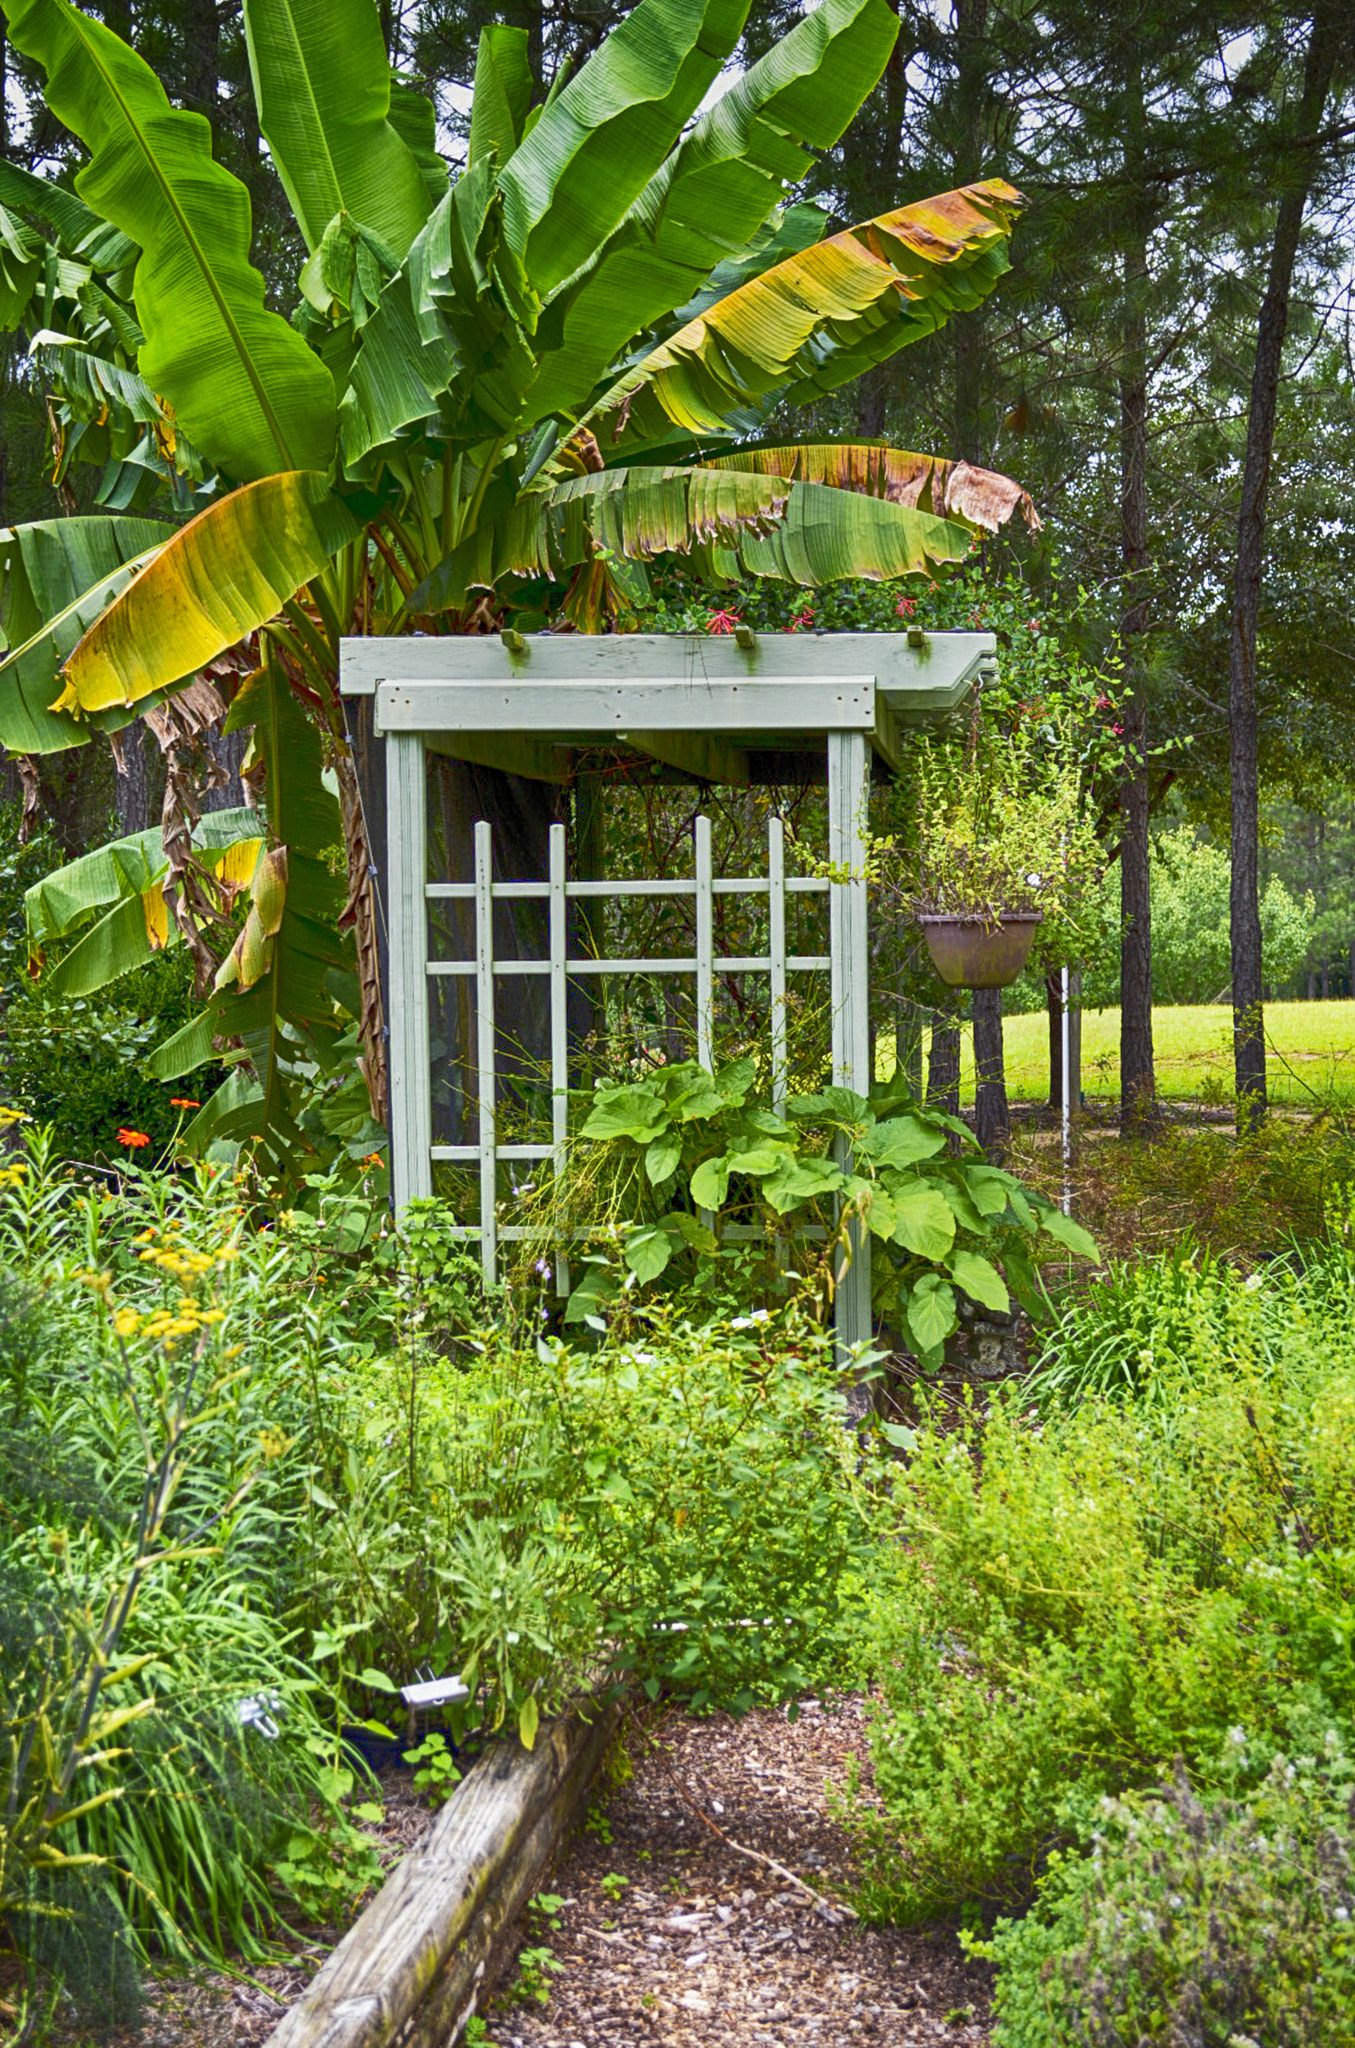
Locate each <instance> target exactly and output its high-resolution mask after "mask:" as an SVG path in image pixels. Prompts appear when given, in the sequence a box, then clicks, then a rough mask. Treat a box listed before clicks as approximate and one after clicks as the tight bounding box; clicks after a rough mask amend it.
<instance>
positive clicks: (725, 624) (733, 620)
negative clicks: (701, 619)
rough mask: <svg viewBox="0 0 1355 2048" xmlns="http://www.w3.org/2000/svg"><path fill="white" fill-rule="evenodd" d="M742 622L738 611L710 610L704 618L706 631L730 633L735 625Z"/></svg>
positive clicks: (739, 624)
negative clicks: (706, 617) (707, 616)
mask: <svg viewBox="0 0 1355 2048" xmlns="http://www.w3.org/2000/svg"><path fill="white" fill-rule="evenodd" d="M742 624H743V617H742V614H741V613H739V612H712V613H711V615H710V617H709V618H708V619H707V620H706V631H707V632H708V633H732V632H733V630H734V628H735V627H736V626H741V625H742Z"/></svg>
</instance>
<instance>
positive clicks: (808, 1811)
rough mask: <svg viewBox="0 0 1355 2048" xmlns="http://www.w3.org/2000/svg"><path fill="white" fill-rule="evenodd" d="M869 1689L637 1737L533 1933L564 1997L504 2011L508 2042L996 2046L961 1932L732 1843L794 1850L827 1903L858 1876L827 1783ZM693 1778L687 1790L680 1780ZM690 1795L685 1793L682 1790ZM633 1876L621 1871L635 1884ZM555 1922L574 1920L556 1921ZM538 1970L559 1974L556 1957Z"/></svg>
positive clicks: (603, 1788) (781, 1856) (499, 2022)
mask: <svg viewBox="0 0 1355 2048" xmlns="http://www.w3.org/2000/svg"><path fill="white" fill-rule="evenodd" d="M864 1721H865V1709H864V1705H863V1703H862V1702H861V1701H860V1700H858V1699H851V1700H848V1701H846V1702H844V1703H842V1704H840V1705H838V1706H829V1705H820V1704H814V1705H811V1706H808V1707H806V1708H805V1709H804V1711H803V1712H802V1713H801V1715H800V1717H799V1719H798V1720H797V1721H795V1722H790V1721H788V1720H787V1717H786V1715H785V1714H784V1712H780V1713H777V1712H770V1711H768V1712H763V1713H754V1714H750V1715H747V1716H746V1717H745V1718H744V1719H743V1720H742V1721H740V1722H738V1723H734V1722H731V1721H729V1720H726V1719H724V1718H722V1717H720V1718H715V1719H712V1720H708V1721H695V1722H694V1721H689V1720H685V1719H683V1718H681V1717H679V1716H677V1715H672V1716H669V1717H667V1718H666V1719H665V1720H663V1721H662V1722H661V1723H659V1724H658V1725H657V1726H655V1727H652V1728H651V1731H650V1735H651V1738H652V1740H653V1741H654V1744H655V1746H654V1747H652V1748H650V1747H647V1746H646V1745H645V1744H644V1743H643V1742H642V1741H641V1740H640V1739H638V1737H636V1736H635V1735H634V1734H632V1735H631V1737H630V1740H629V1745H628V1746H629V1750H630V1753H631V1756H632V1759H633V1769H634V1776H633V1777H632V1778H631V1779H630V1780H629V1782H626V1783H623V1784H619V1785H618V1784H606V1783H599V1785H598V1787H597V1788H596V1789H595V1794H594V1800H595V1803H594V1806H593V1809H592V1811H591V1813H590V1816H589V1819H588V1822H587V1823H586V1824H585V1826H584V1827H583V1829H581V1830H580V1832H579V1834H578V1836H577V1838H576V1839H575V1841H574V1843H573V1844H572V1845H571V1846H570V1848H569V1849H568V1851H567V1852H566V1854H565V1856H564V1858H563V1859H562V1861H561V1863H560V1865H559V1867H558V1869H557V1870H556V1871H555V1873H554V1874H553V1876H552V1878H551V1879H550V1881H549V1889H550V1891H551V1892H552V1893H553V1894H554V1895H555V1896H556V1897H557V1898H558V1899H559V1900H560V1901H562V1903H561V1904H560V1905H559V1906H558V1907H557V1909H556V1911H555V1912H554V1914H553V1915H549V1916H548V1915H546V1914H542V1913H540V1912H538V1913H535V1914H530V1915H528V1917H527V1923H526V1925H525V1926H524V1928H523V1930H522V1940H521V1946H522V1947H524V1948H526V1949H528V1950H532V1949H537V1948H541V1947H549V1948H550V1949H551V1950H552V1952H553V1958H554V1960H555V1961H556V1962H557V1963H559V1964H562V1965H563V1968H562V1969H561V1970H560V1972H559V1974H558V1975H555V1974H551V1975H550V1995H549V2002H548V2003H547V2004H546V2005H544V2006H541V2005H538V2004H537V2003H535V2001H534V2000H532V1999H531V1998H530V1996H529V1997H527V1998H523V1997H522V1995H521V1993H519V1995H518V1997H516V1998H512V1997H511V1991H512V1973H511V1972H510V1973H509V1976H508V1978H507V1979H506V1980H505V1985H504V1987H503V1988H502V1989H501V1992H500V1997H499V2002H498V2003H497V2004H495V2005H494V2006H493V2007H492V2008H491V2011H490V2012H489V2014H488V2016H487V2017H488V2024H489V2038H490V2039H491V2040H493V2041H494V2042H495V2043H497V2044H499V2048H623V2044H624V2048H640V2044H644V2048H649V2044H652V2048H717V2044H718V2048H804V2044H806V2043H808V2044H816V2043H817V2044H821V2048H842V2044H846V2043H856V2042H860V2043H872V2044H881V2048H884V2044H889V2048H914V2044H922V2043H926V2044H931V2043H934V2042H937V2041H947V2042H953V2043H955V2044H956V2048H961V2044H966V2048H976V2044H979V2043H986V2042H987V2041H988V2038H989V2032H988V2025H987V2020H988V2012H989V1999H988V1987H989V1973H988V1971H987V1970H986V1969H985V1968H984V1967H983V1966H981V1965H979V1964H976V1963H971V1962H968V1961H967V1960H966V1959H965V1957H964V1956H963V1954H962V1953H961V1950H960V1947H959V1943H958V1942H957V1940H956V1938H955V1934H954V1932H953V1931H952V1930H951V1929H949V1928H943V1929H913V1930H909V1931H900V1930H897V1929H888V1930H880V1929H872V1928H865V1927H862V1926H861V1925H860V1923H859V1922H857V1921H856V1920H854V1919H853V1918H851V1917H850V1916H849V1914H847V1913H845V1912H841V1911H839V1910H835V1908H834V1907H833V1906H831V1905H816V1904H815V1902H814V1901H813V1900H812V1899H811V1898H809V1897H808V1896H807V1895H806V1894H805V1892H803V1891H801V1890H800V1889H799V1888H798V1887H796V1886H794V1885H792V1884H790V1883H788V1882H787V1880H786V1879H785V1878H784V1877H783V1876H781V1875H779V1874H778V1873H777V1872H775V1871H774V1870H772V1869H770V1868H768V1867H767V1865H766V1864H762V1863H758V1862H755V1861H753V1860H752V1859H751V1858H749V1857H746V1856H743V1855H740V1854H739V1853H738V1852H737V1851H736V1850H735V1849H734V1848H733V1847H731V1846H729V1845H728V1844H727V1843H726V1842H724V1841H722V1840H721V1839H720V1838H719V1836H717V1835H716V1834H715V1833H714V1832H712V1830H711V1829H710V1828H708V1827H707V1826H706V1825H704V1823H703V1822H702V1820H701V1819H700V1818H699V1817H698V1813H697V1812H696V1811H695V1810H694V1807H695V1808H699V1809H700V1811H701V1812H702V1813H704V1814H705V1815H707V1816H708V1817H709V1819H710V1820H711V1821H713V1822H714V1823H715V1825H716V1827H718V1828H719V1829H720V1830H721V1832H722V1834H724V1835H725V1836H727V1837H728V1838H729V1841H730V1842H731V1843H737V1844H739V1845H740V1847H741V1848H744V1849H753V1850H756V1851H759V1852H761V1854H762V1855H764V1856H767V1857H770V1858H771V1859H772V1860H773V1861H775V1862H777V1863H780V1864H781V1865H783V1866H784V1868H785V1869H786V1870H788V1871H791V1872H793V1873H794V1875H795V1876H797V1877H799V1878H801V1879H802V1880H804V1881H805V1882H806V1883H807V1884H808V1885H809V1886H810V1887H811V1888H812V1889H813V1890H814V1891H816V1892H818V1893H819V1894H820V1895H821V1896H822V1897H823V1898H825V1899H827V1900H832V1899H842V1900H845V1896H846V1894H847V1892H848V1890H849V1888H850V1884H851V1854H850V1847H849V1843H848V1841H847V1837H846V1835H845V1833H844V1831H843V1829H842V1827H841V1825H840V1823H839V1822H837V1821H836V1820H835V1819H834V1818H833V1817H832V1815H831V1813H830V1811H829V1800H828V1794H827V1787H828V1785H830V1784H835V1785H837V1786H843V1785H845V1782H846V1774H847V1764H848V1758H849V1757H851V1756H853V1755H855V1756H858V1757H860V1758H862V1759H863V1760H864V1757H865V1727H864ZM679 1787H681V1790H680V1789H679ZM684 1792H685V1793H686V1794H687V1795H688V1796H687V1797H686V1798H684V1796H683V1793H684ZM623 1879H624V1880H625V1882H624V1883H622V1882H621V1881H620V1880H623ZM550 1918H553V1919H555V1920H556V1921H557V1922H558V1931H555V1930H552V1928H551V1927H550V1925H549V1924H548V1922H549V1919H550ZM528 1974H529V1977H530V1976H533V1975H536V1976H542V1975H546V1974H548V1972H546V1971H544V1970H543V1969H541V1968H540V1966H538V1969H537V1970H536V1971H535V1972H533V1971H532V1970H531V1967H530V1964H529V1971H528Z"/></svg>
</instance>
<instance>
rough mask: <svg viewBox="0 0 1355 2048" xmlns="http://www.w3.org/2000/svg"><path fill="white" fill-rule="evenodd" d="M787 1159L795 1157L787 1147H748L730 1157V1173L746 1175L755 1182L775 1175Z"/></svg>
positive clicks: (764, 1145)
mask: <svg viewBox="0 0 1355 2048" xmlns="http://www.w3.org/2000/svg"><path fill="white" fill-rule="evenodd" d="M787 1157H792V1158H793V1157H794V1154H793V1153H791V1152H790V1151H789V1147H787V1146H785V1145H768V1144H762V1145H748V1146H745V1147H743V1148H742V1149H741V1150H739V1151H737V1152H731V1153H730V1155H729V1165H730V1171H731V1172H733V1173H746V1174H748V1175H749V1176H750V1177H751V1178H752V1179H753V1180H761V1179H763V1177H764V1176H765V1175H767V1174H769V1173H775V1172H776V1171H777V1168H778V1167H780V1166H781V1165H782V1164H783V1163H784V1161H785V1160H786V1158H787Z"/></svg>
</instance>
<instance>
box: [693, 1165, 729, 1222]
mask: <svg viewBox="0 0 1355 2048" xmlns="http://www.w3.org/2000/svg"><path fill="white" fill-rule="evenodd" d="M731 1163H732V1162H731V1161H730V1160H728V1159H725V1158H722V1157H718V1156H717V1157H716V1158H714V1159H703V1160H702V1161H701V1164H700V1165H699V1166H698V1167H697V1168H696V1170H695V1171H694V1173H693V1174H692V1200H693V1201H694V1202H695V1203H697V1204H698V1206H699V1207H700V1208H702V1209H718V1208H719V1206H720V1204H721V1202H723V1200H724V1198H725V1196H726V1195H727V1194H728V1192H729V1170H730V1166H731Z"/></svg>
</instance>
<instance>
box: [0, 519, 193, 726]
mask: <svg viewBox="0 0 1355 2048" xmlns="http://www.w3.org/2000/svg"><path fill="white" fill-rule="evenodd" d="M173 535H174V528H173V527H172V526H167V525H164V524H162V523H161V522H160V521H159V520H151V519H118V518H115V519H99V518H89V519H43V520H38V521H35V522H34V523H33V524H32V525H30V526H16V527H9V528H5V529H3V530H0V578H3V595H0V616H3V621H4V631H5V635H6V638H7V640H8V642H9V650H8V652H7V653H6V655H5V657H4V659H3V661H0V746H3V747H7V748H8V749H9V751H10V752H11V753H14V754H52V753H58V752H59V751H60V750H61V749H62V748H63V747H79V746H83V745H84V744H85V742H86V741H87V740H88V739H89V738H90V735H91V731H92V730H101V731H105V732H107V731H116V730H117V729H118V728H119V727H120V726H123V725H126V724H127V722H128V720H129V718H131V717H133V716H135V713H134V712H131V711H128V710H126V709H125V708H123V707H121V706H119V707H116V708H115V709H113V710H111V711H107V712H105V713H102V714H101V715H100V716H99V717H97V718H96V719H95V720H93V721H92V723H84V724H82V723H78V722H77V721H76V720H75V719H73V718H71V717H68V716H67V715H66V714H65V713H64V712H57V711H54V710H52V709H50V708H49V707H50V706H51V704H52V701H53V699H54V698H55V697H56V695H57V692H58V691H59V689H60V687H61V683H60V672H61V667H62V664H63V662H64V661H65V660H66V658H67V656H68V655H69V654H70V653H71V651H72V649H73V648H74V647H75V646H76V644H77V643H78V641H79V640H80V639H81V637H82V636H83V635H84V634H85V633H86V632H87V631H88V629H89V628H90V626H92V625H93V624H94V622H95V620H96V619H97V618H99V616H100V615H101V613H102V612H103V610H104V608H105V607H106V606H107V605H108V604H110V603H111V602H112V601H113V599H115V598H116V597H117V596H118V595H119V594H120V593H121V592H122V591H123V590H125V589H126V587H127V585H128V584H129V583H130V582H131V580H132V578H133V577H134V576H135V575H136V574H137V572H138V571H139V570H140V569H142V568H144V567H145V566H146V565H147V564H148V563H149V562H151V561H153V560H154V558H155V556H156V555H157V554H158V553H159V551H160V549H161V548H162V547H164V546H165V544H166V542H167V541H169V540H171V539H172V538H173Z"/></svg>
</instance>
